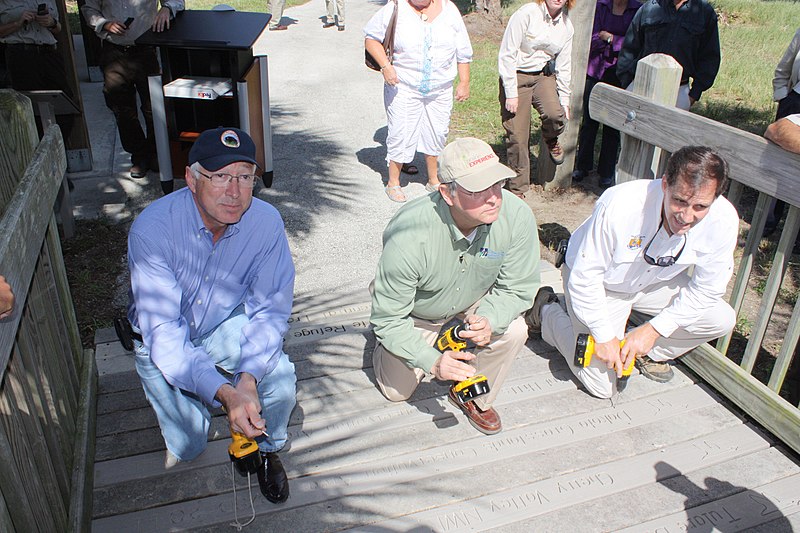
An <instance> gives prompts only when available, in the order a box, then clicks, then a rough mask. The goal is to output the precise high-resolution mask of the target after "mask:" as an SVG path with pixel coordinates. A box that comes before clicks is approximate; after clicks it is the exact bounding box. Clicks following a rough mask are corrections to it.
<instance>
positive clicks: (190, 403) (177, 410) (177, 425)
mask: <svg viewBox="0 0 800 533" xmlns="http://www.w3.org/2000/svg"><path fill="white" fill-rule="evenodd" d="M243 311H244V310H243V308H242V307H239V308H237V309H236V310H235V311H234V312H233V314H231V316H230V317H229V318H228V319H227V320H225V321H224V322H223V323H222V324H220V325H219V326H217V327H216V329H214V330H213V331H211V332H209V333H207V334H206V335H204V336H202V337H200V338H199V339H196V340H194V341H193V343H194V345H195V346H202V347H203V348H205V350H206V352H207V353H208V354H209V355H210V356H211V358H212V359H213V360H214V363H215V364H216V365H217V367H218V368H221V369H223V370H225V371H226V372H228V373H232V372H234V371H235V370H236V368H237V367H238V366H239V359H240V357H241V347H240V345H239V338H240V336H241V332H242V328H243V327H244V325H245V324H246V323H247V316H246V315H244V313H243ZM134 347H135V352H136V372H137V373H138V374H139V378H140V379H141V380H142V387H143V388H144V393H145V396H147V401H149V402H150V405H152V406H153V410H154V411H155V413H156V418H158V425H159V426H160V427H161V435H162V436H163V437H164V442H165V443H166V445H167V449H169V451H170V452H172V453H173V454H174V455H175V457H177V458H178V459H180V460H181V461H191V460H192V459H194V458H195V457H197V456H198V455H200V454H201V453H202V452H203V451H204V450H205V449H206V444H207V441H208V428H209V426H210V422H211V415H210V414H209V412H208V409H207V408H206V406H205V405H204V404H203V402H202V401H201V400H200V398H199V397H198V396H196V395H195V394H192V393H190V392H187V391H185V390H181V389H179V388H177V387H173V386H172V385H170V384H169V383H167V380H165V379H164V375H163V374H162V373H161V371H160V370H159V369H158V367H157V366H156V365H155V364H154V363H153V361H152V359H150V350H149V349H148V348H147V347H145V346H144V345H143V344H142V343H141V342H139V341H134ZM256 379H258V378H256ZM296 381H297V378H296V377H295V373H294V364H292V362H291V361H289V357H288V356H287V355H286V354H285V353H283V352H281V355H280V357H279V359H278V364H277V366H276V367H275V368H274V369H273V370H272V372H270V373H269V374H267V375H265V376H264V377H263V378H262V379H261V381H260V382H259V383H258V395H259V397H260V398H261V408H262V410H261V416H262V417H264V419H265V420H266V421H267V432H268V433H269V437H264V436H261V437H258V438H257V439H256V441H257V442H258V447H259V448H260V449H261V451H265V452H276V451H278V450H280V449H281V448H283V446H284V445H285V444H286V438H287V431H286V428H287V426H288V425H289V416H290V415H291V413H292V409H294V405H295V382H296Z"/></svg>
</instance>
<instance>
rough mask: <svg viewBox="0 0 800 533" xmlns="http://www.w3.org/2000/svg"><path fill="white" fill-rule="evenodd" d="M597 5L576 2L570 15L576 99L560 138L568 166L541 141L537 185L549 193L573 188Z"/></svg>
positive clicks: (571, 101) (572, 99)
mask: <svg viewBox="0 0 800 533" xmlns="http://www.w3.org/2000/svg"><path fill="white" fill-rule="evenodd" d="M596 5H597V4H596V2H594V1H588V2H576V3H575V5H574V7H573V8H572V9H571V10H570V11H569V20H571V21H572V25H573V26H574V27H575V35H574V36H573V38H572V83H571V84H570V85H571V87H572V96H570V100H569V112H570V117H571V118H570V119H569V121H568V122H567V128H566V130H564V133H562V134H561V135H560V136H559V137H558V141H559V142H560V143H561V148H562V149H563V150H564V162H563V163H562V164H561V165H558V166H556V165H555V164H554V163H553V161H552V160H551V159H550V154H549V153H548V151H547V145H546V144H545V143H544V140H543V139H541V138H540V139H539V160H538V163H537V165H536V180H535V181H534V183H538V184H540V185H544V188H545V189H546V190H550V189H559V188H566V187H569V186H570V185H572V168H573V167H574V166H575V151H576V150H575V147H576V146H577V145H578V131H579V130H580V127H581V118H582V117H583V88H584V86H585V85H586V66H587V64H588V62H589V44H590V42H591V40H592V26H593V25H594V10H595V7H596Z"/></svg>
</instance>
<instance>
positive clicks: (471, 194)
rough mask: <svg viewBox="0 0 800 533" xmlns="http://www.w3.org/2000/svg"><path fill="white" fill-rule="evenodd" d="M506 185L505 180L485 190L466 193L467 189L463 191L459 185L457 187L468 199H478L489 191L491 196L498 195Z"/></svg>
mask: <svg viewBox="0 0 800 533" xmlns="http://www.w3.org/2000/svg"><path fill="white" fill-rule="evenodd" d="M506 183H508V180H507V179H505V180H500V181H498V182H497V183H495V184H494V185H492V186H491V187H488V188H486V189H483V190H482V191H477V192H472V191H468V190H467V189H465V188H464V187H462V186H461V185H459V186H458V188H459V189H461V192H463V193H464V194H465V195H467V196H469V197H470V198H478V197H482V196H486V195H487V194H488V193H489V192H490V191H491V193H492V194H497V195H499V194H500V191H501V190H503V187H505V186H506ZM456 184H457V185H458V182H456Z"/></svg>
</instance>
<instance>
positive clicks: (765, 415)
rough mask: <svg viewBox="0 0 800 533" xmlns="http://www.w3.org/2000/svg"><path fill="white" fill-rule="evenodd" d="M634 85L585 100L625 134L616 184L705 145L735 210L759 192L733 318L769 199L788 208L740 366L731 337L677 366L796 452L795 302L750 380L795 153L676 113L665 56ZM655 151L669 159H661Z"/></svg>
mask: <svg viewBox="0 0 800 533" xmlns="http://www.w3.org/2000/svg"><path fill="white" fill-rule="evenodd" d="M676 72H677V75H676ZM636 79H637V81H636V84H635V87H634V92H628V91H624V90H621V89H617V88H615V87H611V86H609V85H605V84H598V85H597V86H595V88H594V90H593V91H592V95H591V98H590V101H589V112H590V114H591V116H592V118H594V119H595V120H598V121H600V122H602V123H603V124H608V125H610V126H612V127H614V128H617V129H619V130H620V131H622V133H623V134H624V136H623V148H622V152H621V153H620V158H619V164H618V167H617V179H618V181H628V180H630V179H637V178H644V177H652V176H653V175H659V176H660V175H661V172H660V171H661V169H663V166H664V161H665V160H666V157H665V156H666V155H668V153H669V152H674V151H676V150H677V149H679V148H681V147H682V146H686V145H704V146H710V147H712V148H714V149H715V150H717V151H718V152H719V153H720V154H721V155H722V156H723V157H724V158H725V159H726V160H727V161H728V164H729V165H730V174H731V178H732V180H734V183H733V185H732V186H731V190H730V192H729V193H728V198H729V199H730V200H731V201H732V202H733V203H734V205H736V204H737V203H738V201H739V199H740V197H741V189H742V186H747V187H750V188H752V189H755V190H757V191H759V198H758V202H757V206H756V209H755V213H754V215H753V220H752V224H751V226H750V231H749V233H748V235H747V239H746V242H745V245H744V250H743V253H742V258H741V260H740V263H739V267H738V272H737V273H736V277H735V280H734V284H733V288H732V291H731V296H730V299H729V302H730V304H731V306H732V307H733V308H734V310H736V312H737V315H738V313H739V312H740V310H741V308H742V303H743V302H744V296H745V293H746V291H747V282H748V280H749V278H750V274H751V270H752V267H753V263H754V259H755V255H756V253H758V249H759V248H758V247H759V243H760V241H761V236H762V233H763V230H764V225H765V222H766V217H767V212H768V209H767V206H768V205H769V202H770V200H771V199H772V198H778V199H780V200H783V201H784V202H786V203H787V204H789V205H790V206H791V207H790V209H789V214H788V216H787V218H786V222H785V225H784V228H783V233H782V234H781V238H780V241H779V242H778V245H777V250H776V252H775V256H774V258H773V261H772V269H771V272H770V275H769V279H768V281H767V283H766V287H765V289H764V291H763V295H762V297H761V304H760V309H759V312H758V316H757V318H756V321H755V324H754V326H753V327H752V329H751V332H750V335H749V339H748V342H747V347H746V349H745V350H744V355H743V358H742V361H741V363H740V364H739V365H737V364H735V363H733V362H732V361H731V360H730V359H729V358H728V357H726V354H727V353H728V347H729V344H730V339H731V336H730V335H728V336H726V337H725V338H723V339H720V340H719V341H718V342H717V343H716V345H715V346H714V347H712V346H710V345H707V344H706V345H703V346H700V347H698V348H697V349H695V350H694V351H693V352H691V353H689V354H686V355H685V356H684V357H682V358H681V361H682V362H684V363H686V364H687V365H688V366H689V367H690V368H691V369H692V370H694V371H695V372H696V373H697V374H698V375H700V376H701V377H702V378H703V379H705V380H706V381H707V382H709V383H710V384H712V385H713V386H714V387H715V388H716V389H717V390H719V391H720V392H721V393H722V394H724V395H725V396H726V397H728V398H729V399H730V400H731V401H733V402H734V403H735V404H736V405H738V406H739V407H740V408H741V409H742V410H744V411H745V412H746V413H748V414H749V415H751V416H752V417H753V418H754V419H756V420H757V421H758V422H759V423H761V424H762V425H763V426H764V427H766V428H767V429H769V430H770V431H772V432H773V433H774V434H775V435H776V436H777V437H779V438H780V439H781V440H782V441H783V442H785V443H786V444H787V445H789V446H790V447H791V448H792V449H794V450H795V451H796V452H798V453H800V409H798V407H797V406H794V405H792V404H790V403H789V402H787V401H786V400H784V399H783V398H781V397H780V396H779V394H778V393H779V391H780V390H781V387H782V386H783V382H784V379H785V377H786V373H787V371H788V369H789V366H790V364H791V360H792V357H793V355H794V352H795V347H796V346H797V340H798V335H800V302H798V304H795V308H794V312H793V314H792V317H791V319H790V322H789V326H788V328H787V330H786V332H785V335H784V338H783V343H782V346H781V348H780V351H779V354H778V355H777V359H776V361H775V364H774V366H773V369H772V372H771V374H770V377H769V380H768V383H767V384H766V385H765V384H763V383H761V382H760V381H758V380H757V379H756V378H754V377H753V376H752V374H751V373H752V370H753V367H754V363H755V360H756V355H757V354H758V352H759V351H760V349H761V348H762V343H763V341H764V335H765V332H766V331H767V326H768V325H769V322H770V315H771V313H772V309H773V307H774V305H775V302H776V298H777V295H778V291H779V288H780V286H781V283H782V281H783V278H784V277H785V275H786V273H787V268H788V260H789V257H790V255H791V251H792V247H793V246H794V243H795V239H796V237H797V232H798V227H800V211H799V210H798V207H797V206H800V179H798V178H800V155H797V154H792V153H790V152H787V151H785V150H783V149H781V148H779V147H777V146H776V145H773V144H771V143H769V142H768V141H766V140H765V139H764V138H763V137H760V136H758V135H753V134H751V133H747V132H744V131H741V130H738V129H736V128H734V127H731V126H728V125H725V124H721V123H719V122H715V121H713V120H709V119H707V118H704V117H701V116H699V115H695V114H693V113H690V112H688V111H683V110H680V109H676V108H675V107H674V105H671V104H673V103H674V102H675V96H676V95H677V87H678V85H677V84H678V83H679V80H680V65H678V64H677V63H676V62H675V60H674V59H672V58H671V57H669V56H664V55H660V54H657V55H653V56H648V57H647V58H645V59H643V60H642V61H640V62H639V66H638V68H637V72H636ZM634 93H638V94H634ZM654 100H657V101H660V102H663V105H662V104H659V103H656V102H654ZM656 147H658V148H660V149H662V150H663V151H664V152H666V153H664V154H662V156H661V157H659V153H658V150H656Z"/></svg>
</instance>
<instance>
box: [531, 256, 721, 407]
mask: <svg viewBox="0 0 800 533" xmlns="http://www.w3.org/2000/svg"><path fill="white" fill-rule="evenodd" d="M569 275H570V269H569V268H567V266H566V265H564V266H563V267H561V277H562V279H563V280H564V287H567V284H568V282H569ZM689 281H690V278H689V276H688V275H687V274H686V273H685V272H684V273H682V274H679V275H678V276H676V277H675V278H673V279H671V280H669V281H666V282H662V283H659V284H657V285H652V286H650V287H647V288H645V290H643V291H641V292H637V293H634V294H626V293H621V292H612V291H606V301H605V306H606V310H607V311H608V315H609V319H610V320H611V322H612V324H613V325H614V329H615V330H616V331H615V333H616V335H617V338H619V339H622V338H624V336H625V325H626V323H627V322H628V317H629V316H630V314H631V311H632V310H633V311H640V312H642V313H646V314H648V315H656V314H658V313H660V312H661V311H663V310H664V308H666V307H667V306H668V305H670V303H672V300H673V299H674V298H675V297H676V296H677V295H678V292H679V291H680V290H681V289H682V288H683V287H686V286H687V285H689ZM565 296H566V307H567V310H568V312H565V311H564V309H563V308H562V307H561V305H552V304H551V305H546V306H544V308H543V310H542V339H543V340H544V341H545V342H546V343H547V344H549V345H550V346H554V347H556V348H558V351H559V352H561V354H562V355H563V356H564V359H566V360H567V366H569V368H570V370H572V373H573V374H575V377H577V378H578V379H579V380H580V382H581V383H583V385H584V386H585V387H586V389H587V390H588V391H589V394H591V395H592V396H597V397H598V398H610V397H611V396H612V394H613V393H614V385H615V384H616V382H617V380H616V373H615V372H614V371H613V370H609V369H608V368H607V367H606V365H605V363H603V362H602V361H600V360H599V359H597V358H592V363H591V365H590V366H588V367H586V368H578V367H576V366H574V364H573V362H574V359H575V341H576V339H577V338H578V335H579V334H580V333H589V328H587V327H586V325H585V324H583V323H582V322H581V321H579V320H578V319H577V318H575V313H574V312H573V311H572V302H571V300H570V297H569V293H568V292H567V294H566V295H565ZM735 322H736V313H735V312H734V311H733V308H731V306H730V305H728V304H727V302H725V301H724V300H717V302H716V303H715V304H714V305H712V306H711V307H709V308H708V309H706V310H705V311H704V312H703V313H702V314H701V315H700V317H699V318H698V319H697V320H696V321H695V322H694V323H692V324H691V325H690V326H687V327H686V328H678V329H676V330H675V331H674V332H673V333H672V335H670V336H669V337H660V338H659V339H658V340H657V341H656V344H655V346H654V347H653V349H652V350H651V351H650V353H649V354H647V355H648V356H649V357H650V358H651V359H652V360H654V361H670V360H672V359H675V358H677V357H679V356H681V355H683V354H685V353H686V352H688V351H690V350H693V349H694V348H696V347H697V346H700V345H701V344H703V343H704V342H708V341H710V340H712V339H716V338H717V337H720V336H722V335H725V334H726V333H728V332H729V331H731V330H732V329H733V326H734V324H735Z"/></svg>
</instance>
